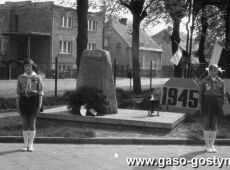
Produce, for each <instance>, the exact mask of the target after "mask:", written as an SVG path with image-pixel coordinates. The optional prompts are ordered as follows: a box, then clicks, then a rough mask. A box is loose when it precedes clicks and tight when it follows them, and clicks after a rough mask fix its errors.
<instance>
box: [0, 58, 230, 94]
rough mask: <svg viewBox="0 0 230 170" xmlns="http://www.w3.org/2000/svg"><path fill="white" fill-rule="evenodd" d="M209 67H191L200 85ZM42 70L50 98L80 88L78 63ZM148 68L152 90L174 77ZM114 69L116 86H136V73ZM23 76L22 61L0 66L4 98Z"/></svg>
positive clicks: (165, 69)
mask: <svg viewBox="0 0 230 170" xmlns="http://www.w3.org/2000/svg"><path fill="white" fill-rule="evenodd" d="M56 61H58V60H56ZM206 67H207V65H204V64H191V67H190V77H191V78H192V79H194V80H196V81H198V82H199V81H200V80H201V79H202V78H203V77H204V76H206V74H207V72H206V70H205V68H206ZM38 68H39V69H38V72H39V74H40V75H41V76H42V77H43V80H44V85H45V94H46V95H55V96H57V95H60V94H63V93H64V92H65V91H69V90H74V89H76V83H77V71H76V64H69V63H64V62H59V63H57V62H56V63H54V64H48V63H38ZM47 68H50V69H47ZM145 68H149V69H140V76H141V80H143V81H144V83H145V84H144V85H145V86H148V87H149V88H151V87H152V81H153V79H154V78H161V79H163V78H170V77H173V66H162V67H161V68H152V66H151V65H146V66H145ZM222 69H224V70H225V72H224V73H223V74H221V75H220V76H221V77H222V78H229V77H230V76H229V73H230V65H227V66H226V67H225V68H222ZM112 70H113V76H114V82H115V86H116V87H119V83H116V82H117V79H119V80H121V79H122V80H126V82H125V86H126V87H127V86H128V89H129V86H131V84H132V82H131V80H132V70H131V69H130V68H127V67H123V68H122V67H119V66H118V65H116V63H115V62H114V64H113V67H112ZM22 73H23V65H22V63H21V62H12V63H11V64H10V65H9V63H0V79H1V80H0V98H1V97H14V96H15V89H16V81H17V77H18V76H19V75H20V74H22ZM154 81H156V79H154ZM142 85H143V83H142ZM130 89H131V88H130Z"/></svg>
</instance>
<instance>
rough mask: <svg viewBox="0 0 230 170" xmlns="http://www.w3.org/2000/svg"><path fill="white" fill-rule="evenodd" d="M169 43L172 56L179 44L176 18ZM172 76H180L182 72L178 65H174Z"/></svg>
mask: <svg viewBox="0 0 230 170" xmlns="http://www.w3.org/2000/svg"><path fill="white" fill-rule="evenodd" d="M171 41H172V54H173V55H174V54H175V53H176V51H177V49H178V46H179V44H180V19H176V18H175V19H173V32H172V37H171ZM174 76H175V77H181V76H182V70H181V65H180V64H178V65H177V66H176V65H174Z"/></svg>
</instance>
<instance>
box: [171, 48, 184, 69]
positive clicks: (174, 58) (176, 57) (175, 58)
mask: <svg viewBox="0 0 230 170" xmlns="http://www.w3.org/2000/svg"><path fill="white" fill-rule="evenodd" d="M181 57H182V52H181V50H180V47H178V49H177V51H176V52H175V53H174V55H173V56H172V58H171V59H170V62H171V63H173V64H175V65H178V63H179V61H180V59H181Z"/></svg>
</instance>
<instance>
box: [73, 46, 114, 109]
mask: <svg viewBox="0 0 230 170" xmlns="http://www.w3.org/2000/svg"><path fill="white" fill-rule="evenodd" d="M113 82H114V81H113V73H112V63H111V59H110V55H109V52H108V51H105V50H98V49H97V50H85V51H84V52H83V54H82V57H81V63H80V68H79V74H78V80H77V88H80V87H85V86H87V87H95V88H98V89H100V90H102V91H103V92H104V94H105V96H106V98H107V100H108V102H109V110H108V113H117V99H116V93H115V87H114V83H113Z"/></svg>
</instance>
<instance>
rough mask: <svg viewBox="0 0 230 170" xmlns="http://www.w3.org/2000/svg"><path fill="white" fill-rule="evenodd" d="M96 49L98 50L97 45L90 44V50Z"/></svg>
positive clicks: (88, 46)
mask: <svg viewBox="0 0 230 170" xmlns="http://www.w3.org/2000/svg"><path fill="white" fill-rule="evenodd" d="M96 48H97V44H96V43H88V45H87V49H88V50H95V49H96Z"/></svg>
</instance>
